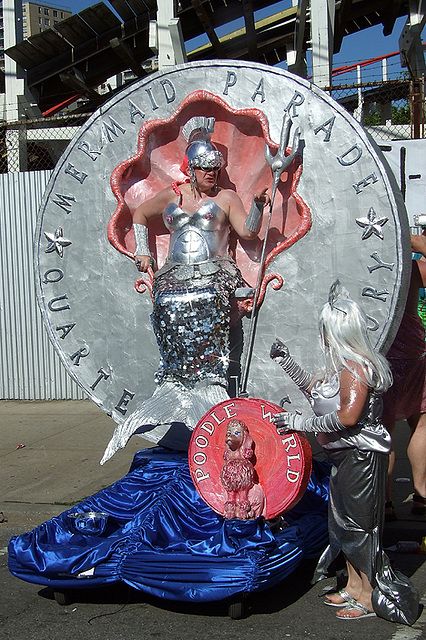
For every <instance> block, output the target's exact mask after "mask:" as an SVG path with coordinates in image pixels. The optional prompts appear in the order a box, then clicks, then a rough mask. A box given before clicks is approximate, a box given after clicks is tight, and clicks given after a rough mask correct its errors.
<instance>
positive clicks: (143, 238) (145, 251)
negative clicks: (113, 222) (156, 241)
mask: <svg viewBox="0 0 426 640" xmlns="http://www.w3.org/2000/svg"><path fill="white" fill-rule="evenodd" d="M133 232H134V234H135V242H136V248H135V256H149V255H151V252H150V250H149V243H148V229H147V227H146V226H145V225H144V224H139V223H138V222H134V223H133Z"/></svg>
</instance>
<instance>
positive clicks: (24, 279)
mask: <svg viewBox="0 0 426 640" xmlns="http://www.w3.org/2000/svg"><path fill="white" fill-rule="evenodd" d="M50 174H51V172H50V171H33V172H24V173H5V174H0V399H2V400H64V399H75V400H77V399H81V398H84V397H86V396H85V394H84V392H83V391H82V390H81V389H80V387H79V386H78V385H77V384H76V383H75V382H74V381H73V380H72V379H71V378H70V377H69V375H68V374H67V373H66V371H65V369H64V367H63V366H62V364H61V361H60V359H59V357H58V356H57V355H56V352H55V350H54V349H53V347H52V345H51V343H50V341H49V338H48V336H47V332H46V330H45V328H44V325H43V321H42V318H41V313H40V310H39V308H38V304H37V298H36V292H35V283H34V271H33V237H34V232H35V227H36V220H37V211H38V208H39V205H40V202H41V199H42V196H43V192H44V189H45V187H46V185H47V182H48V180H49V177H50Z"/></svg>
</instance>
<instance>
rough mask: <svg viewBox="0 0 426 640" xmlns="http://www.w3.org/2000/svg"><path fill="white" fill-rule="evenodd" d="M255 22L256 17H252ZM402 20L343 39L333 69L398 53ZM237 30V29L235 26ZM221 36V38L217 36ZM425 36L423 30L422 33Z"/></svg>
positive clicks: (76, 0) (79, 3) (74, 1)
mask: <svg viewBox="0 0 426 640" xmlns="http://www.w3.org/2000/svg"><path fill="white" fill-rule="evenodd" d="M63 4H64V6H65V5H67V6H69V7H70V8H71V10H72V11H73V12H74V13H77V12H79V11H81V10H82V9H85V8H86V7H89V6H91V5H93V4H95V2H94V1H93V0H70V1H69V2H66V0H65V2H63ZM105 4H106V5H108V6H109V7H110V8H111V5H109V4H108V0H105ZM279 4H280V5H281V7H280V8H282V9H285V8H288V7H290V6H291V4H292V3H291V0H282V2H280V3H279ZM256 17H257V18H259V17H260V16H256ZM405 21H406V18H405V17H402V18H398V19H397V20H396V22H395V26H394V28H393V31H392V33H391V35H389V36H386V37H385V36H383V27H382V26H381V25H378V26H375V27H370V28H369V29H365V30H364V31H360V32H358V33H354V34H352V35H350V36H346V37H345V38H344V39H343V42H342V47H341V50H340V52H339V53H338V54H336V55H335V56H334V58H333V68H336V67H341V66H344V65H348V64H352V63H354V62H361V61H363V60H366V59H370V58H375V57H377V56H380V55H384V54H386V53H392V52H394V51H398V49H399V45H398V40H399V36H400V34H401V31H402V29H403V27H404V24H405ZM237 26H240V25H237ZM219 35H221V34H219ZM423 35H424V36H425V35H426V29H425V31H424V32H423ZM388 69H389V79H393V78H394V77H395V76H396V75H398V74H399V73H400V72H401V67H400V63H399V56H396V57H394V58H391V59H390V60H389V61H388ZM378 74H379V75H380V74H381V66H380V65H379V64H376V65H374V66H372V67H367V68H366V69H365V70H364V71H363V78H362V79H363V81H364V82H368V81H370V80H373V79H377V76H378ZM353 81H355V78H354V75H353V74H352V75H351V76H348V77H345V76H344V75H343V76H339V83H340V82H341V83H345V82H353Z"/></svg>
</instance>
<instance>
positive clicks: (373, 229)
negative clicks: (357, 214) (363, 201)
mask: <svg viewBox="0 0 426 640" xmlns="http://www.w3.org/2000/svg"><path fill="white" fill-rule="evenodd" d="M388 220H389V218H386V217H385V216H383V217H382V218H376V212H375V211H374V209H373V207H370V210H369V212H368V214H367V216H366V217H365V218H356V223H357V224H358V225H359V226H360V227H363V228H364V231H363V232H362V238H361V239H362V240H366V239H367V238H369V237H370V236H371V235H373V233H374V235H376V236H378V237H379V238H380V239H381V240H383V231H382V227H383V226H384V225H385V224H386V223H387V221H388Z"/></svg>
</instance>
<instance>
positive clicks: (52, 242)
mask: <svg viewBox="0 0 426 640" xmlns="http://www.w3.org/2000/svg"><path fill="white" fill-rule="evenodd" d="M62 234H63V231H62V227H58V228H57V229H56V231H55V233H48V232H47V231H45V232H44V235H45V236H46V238H47V240H49V244H48V245H47V248H46V250H45V253H52V252H53V251H56V253H57V254H58V255H59V256H60V257H61V258H62V256H63V255H64V247H68V245H70V244H72V242H71V240H67V239H66V238H64V236H63V235H62Z"/></svg>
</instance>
